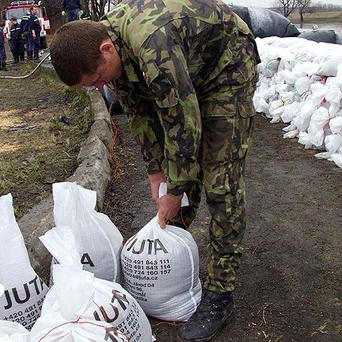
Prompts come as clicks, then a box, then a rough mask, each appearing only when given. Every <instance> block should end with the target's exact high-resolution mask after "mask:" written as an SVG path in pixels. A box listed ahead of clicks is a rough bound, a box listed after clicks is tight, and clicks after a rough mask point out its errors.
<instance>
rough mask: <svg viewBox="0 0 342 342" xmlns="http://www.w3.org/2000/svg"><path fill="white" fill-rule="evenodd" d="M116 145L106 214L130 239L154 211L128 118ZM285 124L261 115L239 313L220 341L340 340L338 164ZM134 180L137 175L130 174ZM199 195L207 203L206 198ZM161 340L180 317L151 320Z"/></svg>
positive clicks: (195, 229)
mask: <svg viewBox="0 0 342 342" xmlns="http://www.w3.org/2000/svg"><path fill="white" fill-rule="evenodd" d="M118 121H119V123H120V127H121V134H120V140H119V146H118V148H117V152H118V154H119V155H120V159H121V172H119V173H117V174H116V176H115V177H114V178H113V180H112V183H111V184H110V187H109V189H108V191H107V196H106V203H105V212H106V213H107V214H108V215H109V216H110V217H111V218H112V220H113V221H114V223H115V224H116V225H117V226H118V228H119V229H120V230H121V232H123V234H124V237H125V238H128V237H130V236H131V235H132V234H133V233H135V232H136V231H137V230H139V229H140V228H141V227H143V225H144V224H145V223H147V222H148V220H149V219H150V218H151V217H152V216H154V215H155V214H156V208H155V207H154V205H153V203H152V201H151V199H150V193H149V185H148V182H147V178H146V174H145V169H144V165H143V162H142V159H141V156H140V153H139V148H138V147H137V146H136V145H135V143H134V142H132V140H131V139H130V137H129V136H128V132H127V127H126V123H125V120H124V119H123V118H122V117H121V116H120V117H118ZM282 127H283V125H280V124H278V125H271V124H270V123H269V122H267V121H266V120H265V119H264V118H262V117H261V116H259V117H258V118H257V120H256V130H255V140H254V146H253V149H252V151H251V153H250V155H249V159H248V165H247V175H246V179H247V194H248V196H247V199H248V205H247V207H248V230H247V232H246V235H245V240H244V242H245V246H246V251H245V254H244V256H243V260H242V264H241V268H240V273H239V283H238V288H237V290H236V293H235V300H236V310H235V313H234V315H233V317H232V319H231V321H230V323H229V324H228V325H227V327H226V328H225V329H224V331H222V332H221V333H220V334H219V335H218V336H217V337H216V339H215V340H214V341H217V342H219V341H220V342H223V341H225V342H226V341H227V342H228V341H229V342H233V341H234V342H252V341H258V342H259V341H260V342H262V341H264V342H278V341H281V342H290V341H296V342H304V341H313V342H338V341H342V320H341V318H342V310H341V295H342V286H341V284H342V277H341V273H342V267H341V266H342V256H341V240H342V230H341V228H342V227H341V226H342V194H341V184H342V182H341V180H342V170H341V169H338V168H337V167H335V166H334V165H333V163H331V162H327V161H323V160H317V159H316V158H314V154H315V152H314V151H308V150H304V149H303V147H302V146H301V145H299V144H298V143H297V142H296V141H295V140H284V139H283V138H282V132H281V128H282ZM132 180H134V181H132ZM202 202H203V201H202ZM208 222H209V216H208V212H207V210H206V208H205V205H204V203H202V206H201V209H200V211H199V213H198V217H197V219H196V221H195V222H194V223H193V225H192V227H191V232H192V234H193V236H194V238H195V239H196V241H197V243H198V246H199V251H200V257H201V265H200V267H201V277H202V278H203V275H204V273H205V267H206V264H207V263H206V258H207V250H206V245H207V242H208V233H207V226H208ZM152 325H153V330H154V333H155V334H156V337H157V341H159V342H173V341H176V330H177V328H178V327H179V325H177V324H173V323H165V322H158V321H155V320H152Z"/></svg>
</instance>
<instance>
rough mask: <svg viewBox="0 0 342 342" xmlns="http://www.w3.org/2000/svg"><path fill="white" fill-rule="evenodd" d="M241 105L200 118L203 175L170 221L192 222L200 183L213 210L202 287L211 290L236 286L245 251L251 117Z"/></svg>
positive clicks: (200, 188)
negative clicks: (178, 212)
mask: <svg viewBox="0 0 342 342" xmlns="http://www.w3.org/2000/svg"><path fill="white" fill-rule="evenodd" d="M249 103H250V102H249ZM241 106H243V104H241V105H240V106H236V113H229V115H228V116H206V117H204V118H203V121H202V122H203V123H202V126H203V127H202V132H203V133H202V146H201V153H200V157H199V159H200V164H201V175H200V177H199V179H198V181H197V182H196V183H193V184H192V187H191V190H190V191H189V192H188V197H189V201H190V206H189V207H186V208H182V210H181V213H180V214H179V215H178V216H177V217H176V218H175V219H173V220H172V224H175V225H178V226H182V227H184V228H186V227H189V226H190V224H191V222H192V221H193V219H194V218H195V215H196V210H197V209H198V207H199V204H200V199H201V192H202V186H204V189H205V193H206V200H207V205H208V208H209V212H210V214H211V222H210V227H209V235H210V243H209V252H210V260H209V264H208V276H207V279H206V281H205V284H204V287H205V288H207V289H208V290H211V291H214V292H228V291H233V290H234V289H235V285H236V276H237V269H238V267H239V262H240V258H241V254H242V251H243V247H242V244H241V240H242V238H243V235H244V231H245V228H246V215H245V181H244V169H245V159H246V155H247V152H248V150H249V148H250V146H251V136H252V132H253V126H254V118H253V113H249V115H250V116H248V115H244V116H241V115H240V110H239V108H240V109H241ZM242 109H243V108H242ZM244 109H245V110H249V108H244ZM252 110H253V109H252ZM245 113H246V111H245Z"/></svg>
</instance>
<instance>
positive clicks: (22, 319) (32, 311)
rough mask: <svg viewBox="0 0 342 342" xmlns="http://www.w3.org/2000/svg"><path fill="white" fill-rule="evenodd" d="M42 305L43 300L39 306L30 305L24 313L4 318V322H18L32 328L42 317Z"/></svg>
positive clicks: (20, 312) (18, 312) (20, 311)
mask: <svg viewBox="0 0 342 342" xmlns="http://www.w3.org/2000/svg"><path fill="white" fill-rule="evenodd" d="M42 305H43V299H41V300H39V301H38V302H37V304H33V305H30V306H29V307H28V308H26V309H25V310H24V311H22V310H19V311H17V312H14V313H12V314H11V315H8V316H6V317H4V320H5V321H13V322H17V323H20V324H21V325H22V326H24V327H26V328H31V327H32V326H33V324H34V323H35V322H36V320H37V319H38V318H39V316H40V312H41V309H42Z"/></svg>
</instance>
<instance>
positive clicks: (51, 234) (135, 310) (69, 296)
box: [34, 227, 153, 342]
mask: <svg viewBox="0 0 342 342" xmlns="http://www.w3.org/2000/svg"><path fill="white" fill-rule="evenodd" d="M40 239H41V241H42V242H43V244H44V245H45V247H46V248H47V249H48V250H49V252H50V253H51V254H52V255H53V256H54V257H55V258H56V259H57V261H58V262H59V263H60V264H59V265H54V266H53V277H54V286H53V287H52V288H51V289H50V290H49V292H48V294H47V296H46V299H45V301H44V306H43V310H42V317H44V319H45V316H48V315H49V314H52V313H54V314H56V313H57V314H59V315H60V317H61V318H62V319H64V321H75V320H77V319H82V320H87V321H89V320H95V321H98V322H101V324H102V322H106V323H109V324H110V325H111V326H112V327H113V328H115V329H117V330H118V331H120V332H121V333H122V334H124V335H125V336H126V337H127V341H130V342H151V341H152V340H153V337H152V330H151V326H150V323H149V321H148V319H147V317H146V315H145V314H144V312H143V310H142V309H141V307H140V306H139V304H138V303H137V301H136V300H135V299H134V298H133V297H132V296H131V295H130V294H129V293H128V292H127V291H126V290H124V289H123V288H122V287H121V286H120V285H119V284H117V283H114V282H109V281H106V280H102V279H97V278H95V277H94V274H93V273H90V272H87V271H83V270H82V264H81V263H80V255H79V254H78V252H77V249H76V241H75V237H74V234H73V232H72V231H71V229H70V228H69V227H58V228H54V229H51V230H50V231H48V232H47V233H46V234H45V235H43V236H41V237H40ZM66 284H67V286H66ZM43 321H45V320H43ZM40 322H41V321H40ZM57 323H58V322H57ZM57 323H56V322H55V323H54V322H53V321H52V322H51V324H50V326H51V325H54V326H56V325H57ZM36 325H38V328H37V329H36V330H34V332H35V333H38V332H39V334H40V333H41V330H43V329H41V327H40V324H38V322H37V324H36ZM35 328H36V327H35ZM77 329H78V328H77ZM89 329H90V330H91V327H89ZM76 341H77V340H76ZM114 341H115V340H114Z"/></svg>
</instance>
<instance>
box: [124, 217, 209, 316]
mask: <svg viewBox="0 0 342 342" xmlns="http://www.w3.org/2000/svg"><path fill="white" fill-rule="evenodd" d="M121 263H122V269H123V274H124V278H125V288H126V289H127V290H128V292H130V293H131V294H132V295H133V296H134V297H135V298H136V299H137V300H138V302H139V303H140V305H141V307H142V308H143V310H144V311H145V312H146V314H147V315H150V316H153V317H156V318H159V319H161V320H165V321H186V320H188V319H189V318H190V317H191V315H192V314H193V313H194V312H195V311H196V309H197V306H198V304H199V303H200V301H201V294H202V288H201V283H200V280H199V258H198V249H197V245H196V242H195V241H194V239H193V237H192V236H191V234H190V233H189V232H187V231H186V230H184V229H181V228H178V227H174V226H170V225H167V226H166V228H165V229H161V228H160V226H159V224H158V219H157V217H155V218H153V219H152V220H151V221H150V222H149V223H148V224H147V225H146V226H145V227H144V228H142V229H141V230H140V231H139V232H138V233H137V234H136V235H134V236H133V237H132V238H130V239H129V240H128V241H127V243H126V244H125V245H124V247H123V250H122V255H121Z"/></svg>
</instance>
